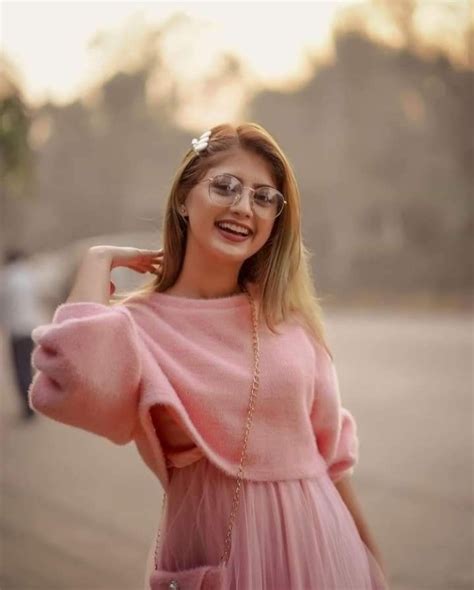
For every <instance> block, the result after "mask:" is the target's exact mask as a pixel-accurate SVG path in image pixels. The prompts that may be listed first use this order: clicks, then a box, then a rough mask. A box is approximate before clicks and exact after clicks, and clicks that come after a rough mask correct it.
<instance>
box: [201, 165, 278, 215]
mask: <svg viewBox="0 0 474 590" xmlns="http://www.w3.org/2000/svg"><path fill="white" fill-rule="evenodd" d="M217 176H232V178H235V179H236V180H238V181H239V182H240V184H241V185H242V192H241V193H240V195H237V196H236V198H235V199H234V202H233V203H232V205H222V206H223V207H233V206H234V205H235V204H236V203H238V202H239V201H240V199H241V198H242V197H243V196H244V190H243V189H244V188H248V189H249V190H250V207H251V208H252V211H255V209H254V204H255V201H254V194H255V193H256V192H257V191H258V190H259V189H261V188H272V189H273V190H275V191H277V193H279V194H280V195H281V196H282V198H283V207H282V208H281V210H280V212H279V213H278V215H275V217H273V218H272V219H277V218H278V217H280V215H281V214H282V212H283V209H284V208H285V205H287V204H288V201H287V200H286V199H285V195H284V194H283V193H282V192H280V191H279V190H278V189H277V188H275V187H274V186H270V185H269V184H264V185H262V186H259V187H258V188H252V187H251V186H245V185H244V184H242V182H241V181H240V180H239V179H238V178H237V176H234V175H233V174H231V173H230V172H220V173H219V174H215V175H214V176H211V177H210V178H203V179H202V180H200V181H199V182H197V183H196V184H201V183H203V182H208V183H209V184H208V185H207V193H208V196H209V199H210V200H211V202H212V203H214V204H215V205H217V203H216V202H215V201H213V199H212V197H211V182H212V181H213V180H214V178H216V177H217ZM256 215H258V213H257V214H256Z"/></svg>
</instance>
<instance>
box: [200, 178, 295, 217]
mask: <svg viewBox="0 0 474 590" xmlns="http://www.w3.org/2000/svg"><path fill="white" fill-rule="evenodd" d="M201 182H208V183H209V185H208V188H209V198H210V199H211V201H212V202H213V203H215V204H216V205H219V206H221V207H230V206H232V205H235V204H236V203H238V202H239V201H240V199H241V198H242V195H243V194H244V188H248V189H249V192H250V206H251V207H252V210H253V211H254V212H255V213H256V214H257V215H258V216H259V217H262V218H263V219H274V218H275V217H278V215H280V213H281V212H282V211H283V207H284V206H285V205H286V203H287V202H286V200H285V198H284V196H283V195H282V194H281V192H280V191H278V190H277V189H276V188H273V187H272V186H260V187H258V188H256V189H254V188H252V187H250V186H244V185H243V184H242V183H241V182H240V180H239V179H238V178H236V177H235V176H233V175H232V174H217V175H216V176H213V177H212V178H205V179H204V180H201ZM198 184H200V183H198Z"/></svg>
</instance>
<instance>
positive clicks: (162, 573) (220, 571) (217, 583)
mask: <svg viewBox="0 0 474 590" xmlns="http://www.w3.org/2000/svg"><path fill="white" fill-rule="evenodd" d="M244 291H245V292H246V293H247V295H248V297H249V299H250V304H251V307H252V325H253V351H254V372H253V379H252V387H251V391H250V400H249V408H248V412H247V422H246V428H245V434H244V442H243V449H242V455H241V458H240V466H239V472H238V475H237V484H236V489H235V493H234V497H233V500H232V510H231V514H230V519H229V525H228V528H227V531H226V535H225V540H224V552H223V555H222V557H221V561H220V563H219V564H218V565H203V566H199V567H192V568H188V569H185V570H179V571H168V570H164V569H160V568H159V567H158V559H157V554H158V544H159V539H160V532H161V526H160V529H159V531H158V537H157V541H156V548H155V570H154V572H153V573H152V574H151V576H150V590H225V589H226V588H228V570H227V562H228V560H229V555H230V545H231V534H232V526H233V524H234V520H235V517H236V514H237V509H238V506H239V499H240V488H241V484H242V473H243V465H244V461H245V457H246V453H247V442H248V435H249V432H250V426H251V424H252V415H253V409H254V405H255V399H256V396H257V389H258V382H259V340H258V319H257V308H256V306H255V304H254V301H253V298H252V296H251V294H250V293H249V292H248V291H247V289H246V288H245V287H244ZM166 498H167V495H166V493H164V494H163V506H162V515H163V514H164V506H165V502H166Z"/></svg>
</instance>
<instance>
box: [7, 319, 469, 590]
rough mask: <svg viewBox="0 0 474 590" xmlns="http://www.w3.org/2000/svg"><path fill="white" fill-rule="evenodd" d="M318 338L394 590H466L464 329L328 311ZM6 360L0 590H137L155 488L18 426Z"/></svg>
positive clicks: (140, 469)
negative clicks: (324, 342)
mask: <svg viewBox="0 0 474 590" xmlns="http://www.w3.org/2000/svg"><path fill="white" fill-rule="evenodd" d="M326 326H327V335H328V340H329V343H330V345H331V346H332V349H333V351H334V356H335V361H336V366H337V368H338V375H339V381H340V386H341V394H342V399H343V404H344V405H345V406H346V407H347V408H348V409H350V411H351V412H352V414H353V415H354V417H355V418H356V421H357V423H358V431H359V438H360V460H359V463H358V465H357V467H356V470H355V474H354V480H353V481H354V484H355V487H356V489H357V491H358V495H359V499H360V502H361V504H362V506H363V507H364V509H365V514H366V517H367V520H368V522H369V524H370V525H371V529H372V531H373V533H374V536H375V538H376V539H377V540H378V542H379V545H380V547H381V550H382V553H383V555H384V557H385V561H386V563H387V565H388V568H389V571H390V586H391V588H392V590H422V589H423V590H425V589H427V590H428V589H429V590H438V589H439V590H461V589H465V590H467V589H471V588H472V587H473V584H474V575H473V566H472V561H471V560H472V555H473V531H472V507H473V494H472V492H473V490H472V481H473V480H472V475H473V473H472V459H473V457H472V445H473V426H472V416H473V414H472V393H473V371H472V367H473V354H472V353H473V330H472V328H473V324H472V318H471V316H470V315H469V314H468V312H450V311H447V310H442V311H429V312H424V311H421V310H417V311H416V312H415V311H414V312H409V311H406V310H404V311H395V310H391V311H390V310H383V309H377V310H374V309H372V310H371V311H360V310H359V311H358V310H355V309H350V310H348V311H345V312H342V311H336V310H331V311H330V312H327V313H326ZM0 355H1V356H0V362H1V365H0V366H1V367H2V368H3V369H4V370H2V371H1V375H2V378H1V379H2V380H1V383H0V385H1V419H2V440H1V443H2V445H1V448H2V463H1V492H2V494H1V520H0V527H1V543H2V565H1V569H2V571H1V577H0V585H1V588H2V589H3V590H14V589H15V590H30V589H33V588H34V589H35V590H142V588H143V587H144V571H145V563H146V559H147V554H148V551H149V547H150V544H151V542H152V540H153V537H154V534H155V531H156V526H157V524H158V521H159V512H160V507H161V487H160V484H159V483H158V481H157V480H155V478H154V476H153V475H152V473H151V472H150V471H149V470H148V468H147V467H145V465H144V464H143V463H142V461H141V459H140V458H139V456H138V453H137V451H136V450H135V447H134V445H133V444H130V445H127V446H125V447H123V446H122V447H120V446H116V445H114V444H113V443H111V442H109V441H107V440H106V439H103V438H100V437H97V436H94V435H91V434H89V433H86V432H83V431H80V430H77V429H73V428H70V427H67V426H64V425H62V424H59V423H56V422H53V421H51V420H48V419H46V418H44V417H42V416H37V417H36V418H35V420H34V421H33V422H30V423H26V424H25V423H23V422H21V421H20V420H19V414H20V406H19V403H18V399H17V397H18V396H17V394H16V392H15V390H14V386H13V383H12V379H11V374H10V371H9V365H8V356H7V351H6V345H5V342H4V340H2V339H0ZM242 590H250V589H242ZM252 590H253V589H252ZM256 590H257V589H256ZM338 590H343V589H338Z"/></svg>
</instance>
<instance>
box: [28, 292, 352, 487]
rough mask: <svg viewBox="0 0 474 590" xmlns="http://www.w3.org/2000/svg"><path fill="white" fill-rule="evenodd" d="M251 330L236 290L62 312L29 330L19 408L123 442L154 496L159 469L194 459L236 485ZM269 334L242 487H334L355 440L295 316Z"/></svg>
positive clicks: (315, 346) (164, 477) (70, 306)
mask: <svg viewBox="0 0 474 590" xmlns="http://www.w3.org/2000/svg"><path fill="white" fill-rule="evenodd" d="M249 288H250V285H249ZM251 291H252V293H253V295H254V296H255V297H256V296H257V293H256V291H255V289H254V288H253V287H252V289H251ZM256 300H257V302H258V297H256ZM251 322H252V316H251V308H250V303H249V301H248V298H247V296H246V295H245V293H242V294H239V295H233V296H230V297H223V298H216V299H190V298H183V297H178V296H175V295H171V294H166V293H153V294H152V295H149V296H148V297H147V298H142V299H141V300H137V299H135V300H133V301H128V302H125V303H124V304H121V305H116V306H107V305H103V304H100V303H89V302H74V303H63V304H62V305H60V306H59V307H58V308H57V309H56V311H55V313H54V317H53V319H52V322H51V323H50V324H46V325H41V326H38V327H37V328H35V329H34V330H33V332H32V338H33V340H34V342H35V345H36V346H35V349H34V351H33V355H32V365H33V366H34V367H35V368H36V369H37V370H38V372H37V373H36V374H35V376H34V379H33V381H32V384H31V386H30V392H29V395H30V405H31V407H32V408H34V409H35V410H37V411H38V412H41V413H42V414H44V415H46V416H48V417H50V418H52V419H54V420H58V421H60V422H63V423H65V424H70V425H72V426H75V427H78V428H82V429H84V430H87V431H90V432H93V433H95V434H98V435H101V436H104V437H107V438H108V439H110V440H111V441H113V442H115V443H117V444H126V443H128V442H130V441H134V443H135V444H136V446H137V449H138V451H139V453H140V455H141V456H142V458H143V460H144V461H145V463H146V464H147V465H148V467H149V468H150V469H151V470H152V471H153V472H154V473H155V474H156V475H157V477H158V478H159V480H160V482H161V483H162V485H163V487H164V489H165V490H166V489H167V488H168V483H169V467H170V466H171V465H180V464H181V465H184V464H186V462H190V461H192V460H195V459H196V457H197V456H199V455H205V456H207V457H208V459H209V460H210V461H211V462H212V463H213V464H215V465H216V466H217V467H219V468H220V469H222V470H223V471H224V472H226V473H228V474H230V475H232V476H234V477H235V476H237V473H238V466H239V461H240V453H241V448H242V440H243V433H244V425H245V419H246V415H247V406H248V401H249V395H250V388H251V382H252V374H253V352H252V332H251V330H252V323H251ZM278 330H279V331H280V332H281V334H279V335H275V334H273V333H272V332H270V330H269V329H268V328H267V327H266V325H265V323H264V322H263V321H262V322H261V325H260V332H259V338H260V387H259V391H258V394H257V402H256V406H255V411H254V418H253V423H252V427H251V431H250V437H249V442H248V451H247V462H246V465H245V468H244V478H246V479H250V480H260V481H263V480H268V481H271V480H285V479H296V478H298V479H299V478H307V477H313V476H317V475H319V474H321V473H323V472H324V471H326V470H327V472H328V474H329V476H330V477H331V479H332V480H333V481H337V480H339V479H340V478H341V477H342V476H343V475H346V474H348V473H349V474H351V473H352V472H353V469H354V465H355V464H356V463H357V461H358V450H359V441H358V437H357V429H356V423H355V421H354V418H353V416H352V415H351V414H350V413H349V412H348V411H347V410H346V409H345V408H343V407H342V406H341V397H340V393H339V387H338V380H337V374H336V370H335V366H334V363H333V362H332V361H331V358H330V357H329V355H328V354H327V352H326V350H325V349H324V348H323V347H322V346H321V345H320V344H319V343H317V342H316V341H315V340H314V339H313V338H311V337H310V335H309V333H308V331H307V330H306V329H305V328H304V327H303V326H302V324H301V323H300V322H298V321H297V320H296V316H294V317H293V319H290V320H288V321H286V322H284V323H281V324H280V325H279V326H278ZM172 432H173V433H174V436H171V433H172ZM177 432H181V440H180V441H178V438H176V433H177ZM168 435H169V436H168ZM177 441H178V442H177Z"/></svg>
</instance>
